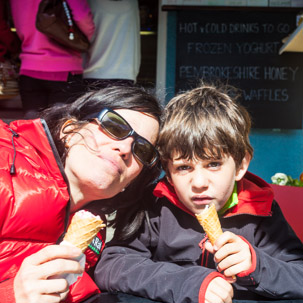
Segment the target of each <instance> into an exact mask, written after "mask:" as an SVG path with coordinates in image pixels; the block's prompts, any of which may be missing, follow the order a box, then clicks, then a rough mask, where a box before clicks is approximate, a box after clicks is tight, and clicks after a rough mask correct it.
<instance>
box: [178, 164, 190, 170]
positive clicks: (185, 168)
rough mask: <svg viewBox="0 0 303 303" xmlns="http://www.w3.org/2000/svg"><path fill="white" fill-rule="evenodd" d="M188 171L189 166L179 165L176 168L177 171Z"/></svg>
mask: <svg viewBox="0 0 303 303" xmlns="http://www.w3.org/2000/svg"><path fill="white" fill-rule="evenodd" d="M188 169H190V166H188V165H180V166H178V167H177V170H178V171H183V170H188Z"/></svg>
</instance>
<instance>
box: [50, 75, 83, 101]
mask: <svg viewBox="0 0 303 303" xmlns="http://www.w3.org/2000/svg"><path fill="white" fill-rule="evenodd" d="M47 87H48V92H49V99H48V102H49V103H48V106H51V105H53V104H65V103H71V102H73V101H74V100H76V99H77V98H78V97H80V96H81V95H83V94H84V93H85V88H84V85H83V82H82V75H71V74H70V75H69V77H68V80H67V81H66V82H64V81H48V84H47Z"/></svg>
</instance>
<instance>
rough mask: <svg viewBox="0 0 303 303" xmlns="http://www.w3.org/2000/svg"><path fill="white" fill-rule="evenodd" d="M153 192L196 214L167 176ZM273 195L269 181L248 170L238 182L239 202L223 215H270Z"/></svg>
mask: <svg viewBox="0 0 303 303" xmlns="http://www.w3.org/2000/svg"><path fill="white" fill-rule="evenodd" d="M153 193H154V195H155V196H156V197H159V198H162V197H166V198H167V199H168V200H169V201H170V202H171V203H173V204H174V205H176V206H177V207H178V208H180V209H182V210H183V211H185V212H186V213H188V214H190V215H192V216H194V214H193V213H192V212H191V211H190V210H188V209H187V208H186V207H185V206H184V205H183V204H182V203H181V202H180V201H179V199H178V197H177V194H176V192H175V190H174V188H173V187H172V186H171V185H170V184H169V182H168V181H167V180H166V178H163V179H162V180H161V181H160V182H159V183H158V184H157V186H156V187H155V189H154V192H153ZM273 196H274V195H273V190H272V188H271V187H270V185H269V184H268V183H267V182H265V181H264V180H262V179H261V178H260V177H258V176H256V175H254V174H252V173H250V172H247V173H246V174H245V176H244V178H243V179H242V180H240V181H239V182H238V200H239V202H238V204H237V205H235V206H234V207H232V208H231V209H228V210H227V211H226V213H225V214H224V215H223V217H230V216H233V215H239V214H250V215H255V216H270V215H271V205H272V201H273Z"/></svg>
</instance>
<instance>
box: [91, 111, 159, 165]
mask: <svg viewBox="0 0 303 303" xmlns="http://www.w3.org/2000/svg"><path fill="white" fill-rule="evenodd" d="M89 118H90V119H91V118H94V120H96V122H97V123H98V124H99V125H100V127H101V128H102V130H103V131H104V132H105V133H106V134H107V135H108V136H109V137H111V138H113V139H116V140H124V139H126V138H128V137H134V141H133V143H132V153H133V155H134V156H135V157H136V158H137V159H138V160H139V161H140V162H141V163H142V164H144V165H146V166H147V167H152V166H154V165H155V164H156V163H157V161H158V160H159V153H158V151H157V150H156V148H155V147H154V146H153V145H152V144H151V143H150V142H149V141H148V140H146V139H145V138H143V137H141V136H140V135H138V134H137V133H136V132H135V131H134V130H133V129H132V127H131V126H130V125H129V124H128V122H127V121H126V120H125V119H124V118H123V117H122V116H120V115H119V114H118V113H117V112H115V111H113V110H111V109H109V108H104V109H103V110H102V111H101V112H100V113H98V114H97V115H94V116H89V117H86V119H89Z"/></svg>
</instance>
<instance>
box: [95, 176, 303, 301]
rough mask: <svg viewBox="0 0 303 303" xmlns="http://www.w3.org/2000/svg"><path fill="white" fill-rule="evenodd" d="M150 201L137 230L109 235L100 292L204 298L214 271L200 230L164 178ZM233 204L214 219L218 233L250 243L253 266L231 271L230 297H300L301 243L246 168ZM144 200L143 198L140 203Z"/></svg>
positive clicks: (100, 273) (99, 275)
mask: <svg viewBox="0 0 303 303" xmlns="http://www.w3.org/2000/svg"><path fill="white" fill-rule="evenodd" d="M154 194H156V195H157V196H158V198H156V197H154V198H153V199H151V197H152V193H149V194H148V193H147V196H148V197H149V198H146V199H147V200H152V201H151V202H149V203H148V207H147V208H148V209H147V211H146V213H147V217H149V218H147V219H146V220H145V221H144V222H143V225H142V226H141V228H140V230H139V232H138V234H137V235H136V236H135V237H133V238H131V239H129V240H127V241H117V240H115V239H113V240H112V241H111V242H110V243H109V244H108V245H107V247H106V248H105V250H104V251H103V253H102V257H101V260H100V261H99V264H98V265H97V268H96V272H95V279H96V283H97V285H98V286H99V287H100V288H101V290H106V291H109V292H116V291H120V292H125V293H130V294H134V295H138V296H142V297H147V298H149V299H153V300H159V301H164V302H172V303H173V302H174V303H181V302H201V303H202V302H203V303H204V300H205V299H204V296H205V291H206V288H207V286H208V284H209V282H210V281H211V280H212V279H213V278H214V277H217V276H221V277H223V275H221V273H219V272H217V270H216V267H215V263H214V261H213V256H212V255H210V254H208V253H207V251H205V250H204V249H203V242H204V240H205V234H204V231H203V229H202V227H201V226H200V224H199V223H198V221H197V220H196V218H194V215H193V214H191V213H190V212H189V211H188V210H187V209H185V208H184V207H182V204H181V203H180V202H178V200H177V198H176V195H175V193H174V192H173V189H172V188H171V187H170V186H169V184H168V183H167V182H163V181H162V182H160V183H159V184H158V185H157V187H156V189H155V190H154ZM238 199H239V203H238V205H237V206H235V207H233V208H232V209H230V210H229V211H227V213H225V214H224V216H223V217H222V218H220V221H221V225H222V229H223V231H227V230H228V231H231V232H233V233H235V234H237V235H240V236H241V237H242V238H243V239H244V240H246V241H247V243H248V244H249V246H250V249H251V254H252V266H251V268H250V269H249V270H248V271H246V272H241V273H240V274H238V275H237V281H236V283H234V284H233V287H234V299H251V300H268V299H289V298H291V299H303V287H302V286H303V245H302V243H301V241H300V240H299V239H298V237H297V236H296V235H295V233H294V232H293V230H292V229H291V228H290V226H289V224H288V223H287V222H286V220H285V218H284V216H283V214H282V212H281V209H280V207H279V206H278V204H277V203H276V202H275V201H273V194H272V190H271V188H270V187H269V185H268V184H267V183H266V182H265V181H263V180H262V179H260V178H258V177H257V176H254V175H252V174H250V173H247V174H246V176H245V178H244V180H242V181H240V182H239V183H238ZM142 203H143V202H142Z"/></svg>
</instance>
